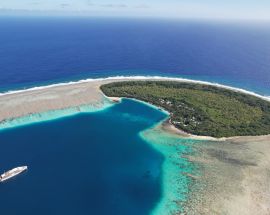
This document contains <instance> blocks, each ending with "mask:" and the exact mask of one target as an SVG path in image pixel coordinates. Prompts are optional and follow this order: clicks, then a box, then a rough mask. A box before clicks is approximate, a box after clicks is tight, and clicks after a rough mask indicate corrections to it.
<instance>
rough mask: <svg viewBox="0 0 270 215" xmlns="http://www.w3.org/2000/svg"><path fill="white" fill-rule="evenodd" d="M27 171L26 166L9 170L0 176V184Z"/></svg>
mask: <svg viewBox="0 0 270 215" xmlns="http://www.w3.org/2000/svg"><path fill="white" fill-rule="evenodd" d="M27 169H28V168H27V166H22V167H17V168H14V169H12V170H9V171H7V172H5V173H3V174H2V175H1V176H0V182H4V181H6V180H8V179H11V178H13V177H15V176H17V175H19V174H21V173H22V172H24V171H26V170H27Z"/></svg>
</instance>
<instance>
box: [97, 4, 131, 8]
mask: <svg viewBox="0 0 270 215" xmlns="http://www.w3.org/2000/svg"><path fill="white" fill-rule="evenodd" d="M99 6H100V7H105V8H127V7H128V5H126V4H101V5H99Z"/></svg>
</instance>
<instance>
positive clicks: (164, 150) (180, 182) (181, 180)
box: [0, 99, 197, 215]
mask: <svg viewBox="0 0 270 215" xmlns="http://www.w3.org/2000/svg"><path fill="white" fill-rule="evenodd" d="M64 116H65V117H64ZM167 117H168V115H167V114H166V113H165V112H162V111H159V110H158V109H157V108H155V107H153V106H150V105H146V104H144V103H142V102H138V101H134V100H130V99H123V100H122V102H121V103H119V104H117V105H113V104H111V103H110V102H109V101H107V100H106V99H105V100H104V102H102V103H100V104H98V105H95V106H84V107H80V108H71V109H66V110H60V111H52V112H48V113H42V114H36V115H31V116H30V117H24V118H21V119H17V120H16V119H14V120H13V121H11V122H6V124H5V126H2V128H1V131H0V144H1V150H0V170H1V171H4V170H7V169H10V168H13V167H15V166H20V165H28V166H29V170H28V171H27V172H25V173H24V174H22V175H20V176H18V177H16V178H13V179H11V180H10V181H7V182H6V183H3V184H0V193H2V194H4V195H0V202H1V204H0V210H1V212H3V213H4V214H7V215H13V214H14V215H15V214H16V215H17V214H19V215H24V214H25V215H26V214H27V215H31V214H40V215H43V214H44V215H45V214H66V215H68V214H82V215H84V214H119V215H120V214H136V215H138V214H162V215H164V214H170V213H171V212H176V211H179V210H181V206H182V204H183V203H184V202H185V200H186V199H187V197H188V192H189V189H188V188H189V185H190V179H189V177H187V176H186V173H189V174H196V173H197V169H196V167H195V166H194V164H192V163H190V162H188V161H187V160H186V159H185V158H183V157H182V155H185V154H190V153H192V145H193V144H195V143H196V141H193V140H188V139H180V138H178V137H175V136H173V135H170V134H167V133H165V132H163V131H161V130H160V129H158V128H157V125H158V124H160V123H161V122H162V121H163V120H165V119H166V118H167ZM14 205H16V207H15V206H14Z"/></svg>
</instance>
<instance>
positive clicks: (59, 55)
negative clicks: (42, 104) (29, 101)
mask: <svg viewBox="0 0 270 215" xmlns="http://www.w3.org/2000/svg"><path fill="white" fill-rule="evenodd" d="M116 75H128V76H130V75H162V76H177V77H184V78H191V79H198V80H206V81H212V82H218V83H223V84H228V85H232V86H236V87H241V88H245V89H248V90H252V91H256V92H258V93H261V94H268V95H270V23H225V22H210V21H209V22H206V21H202V22H200V21H176V20H142V19H137V20H136V19H117V18H74V17H73V18H67V17H66V18H63V17H62V18H60V17H58V18H56V17H50V18H48V17H47V18H46V17H3V16H2V17H0V91H6V90H10V89H19V88H25V87H29V86H36V85H44V84H49V83H58V82H63V81H69V80H80V79H84V78H94V77H108V76H116Z"/></svg>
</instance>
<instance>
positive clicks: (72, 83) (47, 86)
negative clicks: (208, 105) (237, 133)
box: [0, 76, 270, 101]
mask: <svg viewBox="0 0 270 215" xmlns="http://www.w3.org/2000/svg"><path fill="white" fill-rule="evenodd" d="M110 80H112V81H115V80H119V81H125V80H167V81H179V82H187V83H195V84H206V85H211V86H216V87H221V88H224V89H228V90H233V91H236V92H241V93H245V94H248V95H252V96H256V97H259V98H261V99H264V100H267V101H270V96H269V95H260V94H258V93H255V92H252V91H248V90H245V89H241V88H237V87H232V86H227V85H223V84H219V83H213V82H208V81H199V80H191V79H186V78H173V77H166V76H114V77H107V78H96V79H93V78H89V79H83V80H79V81H70V82H63V83H57V84H51V85H46V86H38V87H32V88H28V89H23V90H11V91H7V92H3V93H0V96H4V95H10V94H16V93H22V92H27V91H35V90H41V89H49V88H53V87H57V86H67V85H74V84H79V83H90V82H95V81H110Z"/></svg>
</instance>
